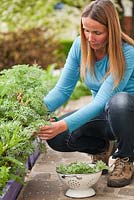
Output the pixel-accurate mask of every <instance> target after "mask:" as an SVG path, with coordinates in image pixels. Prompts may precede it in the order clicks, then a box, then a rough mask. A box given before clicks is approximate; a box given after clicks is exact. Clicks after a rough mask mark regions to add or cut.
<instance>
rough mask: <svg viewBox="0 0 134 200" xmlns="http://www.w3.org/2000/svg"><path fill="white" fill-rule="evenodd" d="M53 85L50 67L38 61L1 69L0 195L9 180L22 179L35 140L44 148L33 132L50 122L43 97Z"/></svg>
mask: <svg viewBox="0 0 134 200" xmlns="http://www.w3.org/2000/svg"><path fill="white" fill-rule="evenodd" d="M52 87H53V85H52V81H51V79H49V77H48V73H47V71H45V70H43V69H41V68H40V67H38V66H36V65H33V66H29V65H16V66H13V67H12V68H11V69H5V70H2V71H1V72H0V121H1V124H0V195H1V194H2V192H3V188H4V187H5V185H6V183H7V182H8V181H9V180H16V181H19V182H23V179H24V176H25V174H26V161H27V159H28V156H29V155H31V154H32V153H33V152H34V151H35V143H36V145H38V148H39V149H43V147H44V148H45V143H43V142H42V141H41V140H40V139H39V138H38V137H37V136H36V135H34V134H33V133H34V132H37V131H38V129H39V127H40V126H42V125H45V124H47V123H48V110H47V107H45V106H44V105H43V102H42V100H43V96H44V95H46V94H47V93H48V91H49V90H50V89H51V88H52Z"/></svg>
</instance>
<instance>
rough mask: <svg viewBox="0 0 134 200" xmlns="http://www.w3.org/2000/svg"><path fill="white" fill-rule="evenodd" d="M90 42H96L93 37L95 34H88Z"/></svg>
mask: <svg viewBox="0 0 134 200" xmlns="http://www.w3.org/2000/svg"><path fill="white" fill-rule="evenodd" d="M88 41H89V42H92V41H94V35H93V33H91V32H90V33H88Z"/></svg>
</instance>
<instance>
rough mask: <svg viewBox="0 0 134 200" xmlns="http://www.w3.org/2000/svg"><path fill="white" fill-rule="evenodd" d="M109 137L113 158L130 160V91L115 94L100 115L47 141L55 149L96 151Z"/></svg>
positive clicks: (133, 133)
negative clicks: (114, 144)
mask: <svg viewBox="0 0 134 200" xmlns="http://www.w3.org/2000/svg"><path fill="white" fill-rule="evenodd" d="M74 112H75V111H74ZM70 114H71V113H68V114H66V116H67V115H70ZM64 117H65V116H62V117H61V118H59V120H60V119H63V118H64ZM110 140H116V141H117V150H116V152H115V153H114V154H113V157H115V158H117V157H119V158H124V157H129V158H130V159H131V160H132V161H134V94H128V93H126V92H120V93H117V94H116V95H115V96H113V97H112V98H111V100H110V101H109V102H108V103H107V104H106V106H105V110H104V112H103V113H102V114H101V115H100V116H98V117H96V118H94V119H92V120H91V121H89V122H88V123H86V124H84V125H83V126H81V127H80V128H78V129H77V130H75V131H73V132H72V133H69V132H68V131H65V132H63V133H61V134H59V135H57V136H56V137H54V138H53V139H51V140H48V141H47V143H48V145H49V146H50V147H51V148H52V149H54V150H56V151H61V152H74V151H78V152H84V153H89V154H97V153H101V152H104V151H105V150H106V149H107V148H108V145H109V141H110Z"/></svg>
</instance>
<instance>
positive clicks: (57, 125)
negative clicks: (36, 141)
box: [38, 120, 68, 140]
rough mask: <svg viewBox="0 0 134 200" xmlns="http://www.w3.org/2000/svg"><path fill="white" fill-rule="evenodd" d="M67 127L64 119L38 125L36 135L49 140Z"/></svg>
mask: <svg viewBox="0 0 134 200" xmlns="http://www.w3.org/2000/svg"><path fill="white" fill-rule="evenodd" d="M67 129H68V127H67V124H66V122H65V121H64V120H61V121H57V122H51V124H50V125H45V126H42V127H40V130H39V133H38V136H39V138H40V139H42V140H49V139H52V138H54V137H55V136H56V135H58V134H60V133H62V132H64V131H66V130H67Z"/></svg>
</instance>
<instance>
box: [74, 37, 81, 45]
mask: <svg viewBox="0 0 134 200" xmlns="http://www.w3.org/2000/svg"><path fill="white" fill-rule="evenodd" d="M73 44H74V45H77V46H80V36H77V37H76V38H75V39H74V41H73Z"/></svg>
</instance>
